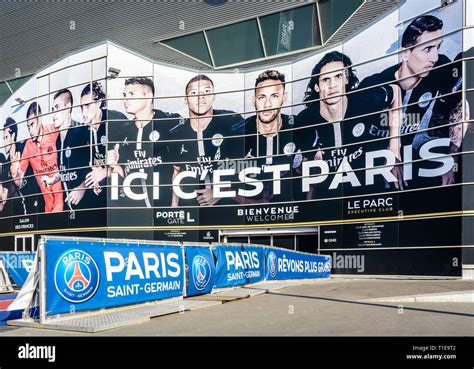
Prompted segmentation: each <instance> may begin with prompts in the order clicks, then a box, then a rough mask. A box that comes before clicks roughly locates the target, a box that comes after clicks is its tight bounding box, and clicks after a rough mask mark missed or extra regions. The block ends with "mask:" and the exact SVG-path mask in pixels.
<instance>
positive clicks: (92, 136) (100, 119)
mask: <svg viewBox="0 0 474 369" xmlns="http://www.w3.org/2000/svg"><path fill="white" fill-rule="evenodd" d="M81 110H82V116H83V119H84V124H86V125H88V127H89V140H90V142H91V151H92V155H91V158H92V162H91V163H90V165H91V168H90V169H91V170H90V171H89V173H87V175H86V179H85V185H86V186H87V187H88V188H90V189H92V191H87V192H86V198H85V199H84V200H83V201H86V202H87V206H86V207H88V208H91V207H102V206H106V204H107V196H106V191H105V188H104V187H105V186H106V185H107V178H108V177H109V175H110V173H109V170H108V168H107V166H106V147H107V129H106V126H107V122H108V120H110V121H113V122H116V121H124V120H127V118H126V116H125V115H124V114H122V113H120V112H118V111H115V110H108V109H107V108H106V95H105V92H104V91H103V89H102V85H101V83H100V82H98V81H94V82H92V85H91V84H87V85H86V86H85V87H84V88H83V90H82V92H81ZM103 189H104V190H103Z"/></svg>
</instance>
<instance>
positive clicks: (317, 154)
mask: <svg viewBox="0 0 474 369" xmlns="http://www.w3.org/2000/svg"><path fill="white" fill-rule="evenodd" d="M351 65H352V62H351V60H350V58H349V57H347V56H346V55H344V54H342V53H340V52H337V51H333V52H330V53H328V54H326V55H324V56H323V58H322V59H321V60H320V61H319V62H318V63H317V64H316V65H315V67H314V68H313V71H312V73H311V75H312V78H311V80H310V81H309V83H308V86H307V91H306V96H305V101H306V105H307V108H306V109H304V110H303V111H301V112H300V113H299V114H298V116H297V117H296V125H297V129H296V130H295V140H296V142H298V144H299V145H300V147H301V148H302V151H304V156H305V159H304V160H323V161H325V162H326V163H327V165H328V168H327V169H328V173H330V174H329V175H328V177H327V178H326V177H325V176H323V175H322V176H318V175H319V174H321V172H320V171H318V170H316V169H313V170H312V171H311V173H310V175H311V176H316V177H315V178H313V179H312V181H313V180H316V182H314V184H313V185H312V186H311V187H310V191H309V192H308V193H307V196H306V198H307V199H311V198H314V197H318V198H323V197H337V196H342V195H345V196H346V195H353V194H361V193H377V192H381V191H383V190H384V189H385V183H386V182H385V180H386V179H387V180H388V179H389V180H390V182H393V183H394V184H395V186H396V187H399V188H401V187H402V186H403V180H402V175H401V170H400V167H399V166H396V165H395V166H393V168H392V169H391V170H390V169H388V168H390V167H387V168H385V170H384V176H382V175H376V176H375V177H374V183H366V180H365V176H366V170H365V169H364V168H365V164H366V163H365V159H366V158H365V156H366V153H367V152H370V151H377V150H383V149H387V148H388V149H389V150H390V151H391V152H392V153H393V156H394V157H393V158H392V159H391V161H393V163H387V162H386V159H384V158H378V159H376V160H375V162H374V166H384V165H390V164H391V165H393V164H395V162H396V161H397V160H398V161H400V142H399V138H398V130H399V114H398V108H399V104H400V103H399V95H400V93H399V91H398V87H397V86H396V85H390V86H386V87H379V88H374V89H371V91H370V92H364V91H354V89H355V87H356V86H357V83H358V79H357V77H356V75H355V73H354V71H353V68H352V66H351ZM352 91H354V92H352ZM347 92H352V93H349V94H347ZM394 92H395V93H394ZM388 109H390V110H389V111H388V112H386V110H388ZM371 113H373V114H371ZM383 120H385V121H387V122H386V123H387V124H388V126H389V127H390V139H384V138H379V139H378V140H374V137H373V136H372V135H371V133H370V132H371V130H372V129H373V127H377V128H378V129H380V127H381V126H382V124H383ZM338 172H339V174H337V173H338ZM334 179H337V180H340V181H341V182H342V184H341V183H337V181H336V182H335V183H334V184H332V182H333V180H334ZM305 190H307V189H305V188H301V189H299V190H297V192H300V191H301V192H303V191H305Z"/></svg>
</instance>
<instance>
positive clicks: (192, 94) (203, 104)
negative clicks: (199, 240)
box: [170, 75, 243, 206]
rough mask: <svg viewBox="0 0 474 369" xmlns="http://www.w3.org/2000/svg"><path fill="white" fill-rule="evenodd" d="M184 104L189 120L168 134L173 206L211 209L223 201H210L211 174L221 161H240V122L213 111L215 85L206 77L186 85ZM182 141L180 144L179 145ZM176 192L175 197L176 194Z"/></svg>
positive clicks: (224, 112) (229, 113)
mask: <svg viewBox="0 0 474 369" xmlns="http://www.w3.org/2000/svg"><path fill="white" fill-rule="evenodd" d="M185 93H186V97H185V99H184V102H185V104H186V105H187V107H188V110H189V118H187V119H186V120H184V121H183V122H182V124H180V125H178V126H176V127H174V128H173V129H172V130H171V136H170V137H171V138H172V139H173V140H174V141H175V142H174V143H173V144H172V147H173V148H174V149H173V155H172V157H173V158H174V161H176V162H180V163H179V164H177V165H176V168H175V173H174V177H176V176H180V177H181V176H183V178H182V179H181V178H180V177H178V178H177V180H178V181H179V183H180V186H179V188H175V191H174V192H175V194H174V195H173V206H186V205H187V206H193V205H199V206H211V205H215V204H217V203H218V202H220V201H221V200H222V199H220V198H214V197H213V190H212V183H213V171H214V170H215V169H216V168H217V166H218V165H219V163H220V162H221V161H222V160H223V159H235V158H240V157H242V152H243V140H242V138H241V137H235V138H234V137H232V136H235V135H237V134H238V131H237V129H239V128H241V127H242V124H243V118H242V116H241V115H240V114H237V113H235V112H233V111H229V110H216V109H214V108H213V104H214V101H215V98H216V96H215V94H214V83H213V82H212V80H211V79H210V78H209V77H207V76H205V75H198V76H196V77H193V78H192V79H191V80H190V81H189V82H188V83H187V85H186V88H185ZM179 140H183V141H179ZM176 192H178V193H176Z"/></svg>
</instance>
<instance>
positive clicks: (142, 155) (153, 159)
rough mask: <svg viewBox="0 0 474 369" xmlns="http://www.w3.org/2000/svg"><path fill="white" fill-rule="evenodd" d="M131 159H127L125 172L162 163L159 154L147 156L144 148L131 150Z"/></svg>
mask: <svg viewBox="0 0 474 369" xmlns="http://www.w3.org/2000/svg"><path fill="white" fill-rule="evenodd" d="M133 156H134V158H133V160H130V159H127V162H126V164H125V172H127V173H130V172H131V171H133V170H137V169H144V168H151V167H155V166H157V165H158V164H162V163H163V159H162V158H161V156H148V155H147V152H146V150H143V149H137V150H134V151H133Z"/></svg>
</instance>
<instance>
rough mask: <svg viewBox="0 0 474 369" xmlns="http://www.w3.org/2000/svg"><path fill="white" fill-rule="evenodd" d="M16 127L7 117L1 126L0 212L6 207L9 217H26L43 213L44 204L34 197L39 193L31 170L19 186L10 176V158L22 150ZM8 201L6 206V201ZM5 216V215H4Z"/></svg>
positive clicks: (13, 121)
mask: <svg viewBox="0 0 474 369" xmlns="http://www.w3.org/2000/svg"><path fill="white" fill-rule="evenodd" d="M17 134H18V126H17V123H16V121H15V120H14V119H12V118H10V117H8V118H7V119H6V121H5V124H4V125H3V143H4V147H3V149H4V150H5V155H1V158H0V163H1V174H0V178H1V184H0V211H2V210H3V209H4V208H5V207H6V209H5V210H6V211H8V212H9V214H10V215H27V214H35V213H39V212H43V211H44V202H43V199H42V196H40V197H39V200H40V201H38V198H37V197H36V196H35V195H36V194H39V193H40V192H41V191H40V189H39V187H38V184H37V183H36V180H34V179H33V177H34V173H33V171H32V170H31V168H28V170H27V171H26V173H25V177H24V178H23V181H22V182H21V183H20V184H21V186H20V187H17V186H16V185H15V182H14V179H13V178H12V176H11V171H10V168H11V164H12V158H15V157H18V156H19V155H21V152H22V151H23V148H24V142H19V141H18V142H17V140H16V139H17V136H18V135H17ZM7 198H8V199H10V200H9V202H8V204H7V203H6V200H7ZM5 214H6V213H5Z"/></svg>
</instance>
